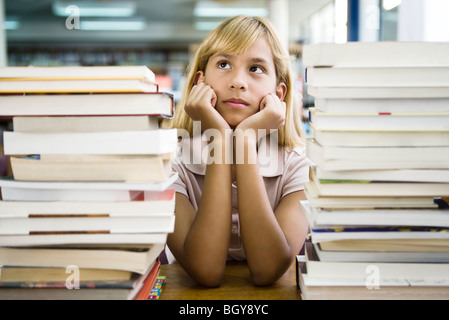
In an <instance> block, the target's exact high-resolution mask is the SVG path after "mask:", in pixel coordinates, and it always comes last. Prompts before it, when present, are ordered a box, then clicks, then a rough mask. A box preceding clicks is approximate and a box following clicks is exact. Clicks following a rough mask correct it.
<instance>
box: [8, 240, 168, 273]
mask: <svg viewBox="0 0 449 320" xmlns="http://www.w3.org/2000/svg"><path fill="white" fill-rule="evenodd" d="M163 249H164V244H147V246H140V247H132V246H130V247H122V248H120V247H107V246H106V247H83V246H73V247H72V246H64V247H0V264H2V265H11V266H24V267H53V268H54V267H60V268H66V267H67V266H69V265H75V266H77V267H78V268H90V269H106V270H111V269H112V270H125V271H131V272H135V273H139V274H144V273H145V272H146V271H147V270H148V269H149V268H150V266H151V265H152V264H153V263H154V261H156V259H157V257H158V256H159V254H160V253H161V252H162V250H163Z"/></svg>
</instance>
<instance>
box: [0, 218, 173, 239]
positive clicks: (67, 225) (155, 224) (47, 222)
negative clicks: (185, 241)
mask: <svg viewBox="0 0 449 320" xmlns="http://www.w3.org/2000/svg"><path fill="white" fill-rule="evenodd" d="M174 226H175V216H174V215H166V214H161V215H158V214H151V215H148V216H130V215H124V216H113V217H111V216H108V215H106V214H96V213H93V214H74V215H54V214H53V215H32V216H29V217H9V218H1V220H0V235H27V234H46V233H78V232H85V233H88V232H98V233H112V234H114V233H152V232H154V233H172V232H173V230H174Z"/></svg>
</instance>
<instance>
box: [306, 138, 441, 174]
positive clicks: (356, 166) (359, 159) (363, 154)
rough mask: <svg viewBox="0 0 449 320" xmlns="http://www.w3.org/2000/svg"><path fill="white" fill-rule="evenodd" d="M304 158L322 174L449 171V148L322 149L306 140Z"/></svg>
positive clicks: (317, 144)
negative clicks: (325, 171)
mask: <svg viewBox="0 0 449 320" xmlns="http://www.w3.org/2000/svg"><path fill="white" fill-rule="evenodd" d="M306 151H307V156H308V157H309V158H310V159H311V160H312V161H313V162H314V163H315V165H316V166H318V167H320V168H321V169H322V170H327V171H338V170H373V169H385V170H388V169H449V147H446V146H442V147H406V146H404V147H375V148H368V147H366V148H363V147H360V148H358V147H354V148H353V147H323V146H321V145H320V144H319V143H317V142H316V140H314V139H312V138H310V139H307V140H306Z"/></svg>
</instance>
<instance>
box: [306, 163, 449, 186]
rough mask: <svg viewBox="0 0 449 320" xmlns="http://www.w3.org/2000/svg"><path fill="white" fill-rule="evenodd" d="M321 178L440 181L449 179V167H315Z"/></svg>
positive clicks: (317, 175)
mask: <svg viewBox="0 0 449 320" xmlns="http://www.w3.org/2000/svg"><path fill="white" fill-rule="evenodd" d="M312 170H314V171H315V176H316V177H317V178H318V179H319V180H363V181H379V182H381V181H396V182H399V181H402V182H438V183H445V182H447V181H449V170H448V169H435V170H433V169H384V170H345V171H329V170H323V169H321V168H320V167H313V168H312Z"/></svg>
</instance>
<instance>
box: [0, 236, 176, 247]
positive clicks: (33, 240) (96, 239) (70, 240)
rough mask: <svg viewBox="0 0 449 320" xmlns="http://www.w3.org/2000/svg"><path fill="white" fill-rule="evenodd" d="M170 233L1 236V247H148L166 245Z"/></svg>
mask: <svg viewBox="0 0 449 320" xmlns="http://www.w3.org/2000/svg"><path fill="white" fill-rule="evenodd" d="M167 235H168V233H114V234H111V233H66V234H33V235H0V246H1V247H30V246H48V245H96V246H104V245H112V246H114V245H115V246H121V245H129V244H132V245H148V244H152V243H153V244H156V243H159V244H164V245H165V244H166V242H167Z"/></svg>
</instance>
